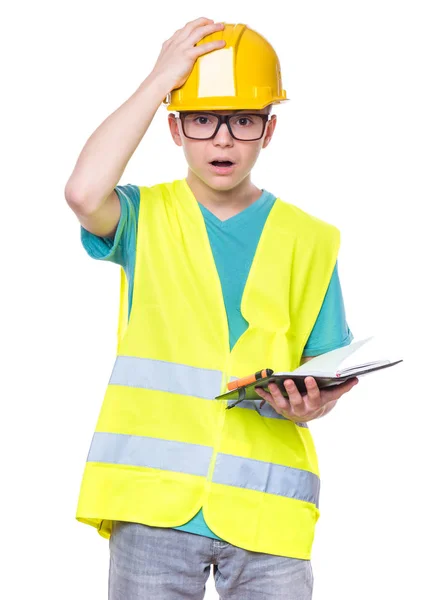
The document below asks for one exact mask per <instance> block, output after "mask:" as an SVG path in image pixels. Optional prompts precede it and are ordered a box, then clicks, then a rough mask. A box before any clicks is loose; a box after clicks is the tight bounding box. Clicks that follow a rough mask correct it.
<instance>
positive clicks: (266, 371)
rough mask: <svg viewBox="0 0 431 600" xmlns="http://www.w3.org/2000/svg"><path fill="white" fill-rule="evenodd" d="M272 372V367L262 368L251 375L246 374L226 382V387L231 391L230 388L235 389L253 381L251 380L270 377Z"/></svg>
mask: <svg viewBox="0 0 431 600" xmlns="http://www.w3.org/2000/svg"><path fill="white" fill-rule="evenodd" d="M273 373H274V371H273V370H272V369H262V371H257V373H253V375H247V377H241V379H236V380H235V381H231V382H230V383H228V384H227V389H228V390H229V391H230V392H231V391H232V390H236V389H237V388H239V387H242V386H244V385H248V384H249V383H253V381H257V380H258V379H263V378H264V377H270V376H271V375H272V374H273Z"/></svg>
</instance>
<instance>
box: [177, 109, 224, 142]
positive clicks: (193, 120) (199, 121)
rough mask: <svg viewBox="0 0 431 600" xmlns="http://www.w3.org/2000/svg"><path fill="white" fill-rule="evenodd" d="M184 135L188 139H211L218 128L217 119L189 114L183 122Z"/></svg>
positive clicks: (212, 116) (198, 114)
mask: <svg viewBox="0 0 431 600" xmlns="http://www.w3.org/2000/svg"><path fill="white" fill-rule="evenodd" d="M183 127H184V133H185V134H186V135H187V136H188V137H192V138H197V139H202V140H204V139H205V138H210V137H211V136H212V134H213V133H214V131H215V130H216V127H217V117H215V116H214V115H205V114H202V113H189V114H187V115H185V117H184V121H183Z"/></svg>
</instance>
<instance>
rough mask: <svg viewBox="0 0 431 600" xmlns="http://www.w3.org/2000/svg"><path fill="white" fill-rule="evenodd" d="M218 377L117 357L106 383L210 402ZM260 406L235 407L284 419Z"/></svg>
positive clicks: (205, 371)
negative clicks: (192, 397)
mask: <svg viewBox="0 0 431 600" xmlns="http://www.w3.org/2000/svg"><path fill="white" fill-rule="evenodd" d="M222 377H223V374H222V372H221V371H216V370H212V369H199V368H197V367H191V366H189V365H182V364H178V363H171V362H167V361H164V360H154V359H150V358H138V357H136V356H117V359H116V361H115V364H114V369H113V371H112V375H111V379H110V380H109V383H110V385H124V386H127V387H136V388H145V389H148V390H155V391H159V392H171V393H173V394H181V395H184V396H196V397H198V398H204V399H207V400H214V398H215V396H218V395H219V393H220V388H221V382H222ZM234 379H237V378H236V377H232V378H231V381H232V380H234ZM233 402H235V400H229V401H228V405H229V404H232V403H233ZM260 402H261V401H260V400H256V401H253V400H244V401H243V402H241V404H238V405H237V408H246V409H249V410H255V411H257V412H258V413H259V415H260V416H262V417H267V418H269V419H284V418H285V417H283V416H282V415H279V414H278V413H277V412H276V411H275V410H274V409H273V408H272V406H271V405H270V404H268V403H265V404H264V405H263V407H262V408H259V404H260ZM296 425H298V426H299V427H308V425H307V424H306V423H296Z"/></svg>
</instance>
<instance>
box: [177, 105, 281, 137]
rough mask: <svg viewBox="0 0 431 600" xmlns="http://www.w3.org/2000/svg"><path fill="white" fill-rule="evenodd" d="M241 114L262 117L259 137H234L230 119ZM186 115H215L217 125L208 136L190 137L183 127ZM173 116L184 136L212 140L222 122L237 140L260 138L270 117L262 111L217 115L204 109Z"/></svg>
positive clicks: (178, 113)
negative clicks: (178, 120)
mask: <svg viewBox="0 0 431 600" xmlns="http://www.w3.org/2000/svg"><path fill="white" fill-rule="evenodd" d="M242 114H244V116H245V117H246V116H247V115H250V116H253V117H260V118H261V119H262V133H261V134H260V136H259V137H257V138H250V139H247V140H244V139H242V138H238V137H236V136H235V135H234V134H233V132H232V129H231V126H230V119H232V118H233V117H240V116H241V115H242ZM187 115H202V116H205V115H210V116H213V117H216V119H217V120H218V123H217V127H216V128H215V130H214V133H213V134H212V135H210V136H209V137H205V138H202V137H199V138H196V137H192V136H190V135H187V134H186V131H185V127H184V120H185V118H186V116H187ZM175 116H176V117H177V118H179V119H180V120H181V125H182V128H183V133H184V135H185V136H186V138H188V139H189V140H212V139H213V138H214V137H215V136H216V135H217V132H218V130H219V129H220V127H221V126H222V125H223V123H226V127H227V128H228V131H229V133H230V135H231V136H232V137H233V138H234V139H235V140H238V141H239V142H255V141H257V140H260V139H262V137H263V134H264V133H265V126H266V124H267V122H268V119H269V117H270V115H264V114H262V113H254V112H245V113H231V114H230V115H219V114H217V113H213V112H208V111H206V110H189V111H182V112H176V113H175Z"/></svg>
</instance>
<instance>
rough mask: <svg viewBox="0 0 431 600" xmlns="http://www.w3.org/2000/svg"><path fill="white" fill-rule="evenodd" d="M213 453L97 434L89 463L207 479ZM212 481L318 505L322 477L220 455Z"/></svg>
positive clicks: (172, 443) (151, 440)
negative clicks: (146, 468) (175, 473)
mask: <svg viewBox="0 0 431 600" xmlns="http://www.w3.org/2000/svg"><path fill="white" fill-rule="evenodd" d="M212 454H213V449H212V448H211V447H210V446H202V445H198V444H187V443H184V442H176V441H171V440H162V439H156V438H150V437H141V436H134V435H125V434H118V433H107V432H96V433H95V434H94V437H93V441H92V444H91V448H90V452H89V454H88V458H87V462H97V463H110V464H119V465H127V466H133V467H149V468H152V469H163V470H164V471H176V472H179V473H187V474H189V475H198V476H201V477H206V476H207V473H208V467H209V464H210V462H211V457H212ZM212 481H213V482H214V483H219V484H222V485H230V486H234V487H240V488H245V489H250V490H255V491H258V492H266V493H267V494H276V495H278V496H285V497H286V498H293V499H296V500H303V501H304V502H310V503H312V504H315V505H316V506H318V500H319V489H320V480H319V477H317V475H315V474H314V473H311V472H310V471H305V470H303V469H295V468H293V467H286V466H284V465H279V464H274V463H270V462H265V461H261V460H254V459H251V458H244V457H241V456H231V455H229V454H222V453H220V454H218V455H217V460H216V465H215V469H214V474H213V478H212Z"/></svg>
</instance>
